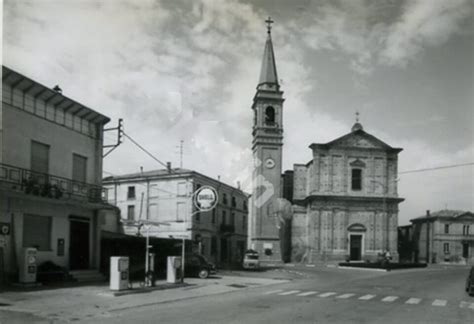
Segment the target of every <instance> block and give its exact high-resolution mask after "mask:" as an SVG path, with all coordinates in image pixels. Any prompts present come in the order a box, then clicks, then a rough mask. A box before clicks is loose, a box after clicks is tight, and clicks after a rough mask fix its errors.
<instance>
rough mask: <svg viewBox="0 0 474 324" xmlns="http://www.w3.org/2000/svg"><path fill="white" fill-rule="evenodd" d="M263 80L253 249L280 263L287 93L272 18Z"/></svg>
mask: <svg viewBox="0 0 474 324" xmlns="http://www.w3.org/2000/svg"><path fill="white" fill-rule="evenodd" d="M265 22H266V23H267V40H266V43H265V49H264V52H263V61H262V68H261V71H260V80H259V82H258V85H257V92H256V94H255V96H254V98H253V104H252V110H253V113H254V119H253V130H252V135H253V141H252V151H253V160H254V169H253V175H252V181H253V183H252V208H251V230H250V243H251V248H252V249H254V250H256V251H258V252H259V254H260V260H261V261H263V262H265V261H267V262H269V261H270V262H280V261H281V253H280V238H279V228H278V227H277V226H278V224H279V220H278V217H277V215H276V208H277V198H280V197H281V196H282V186H281V182H282V180H281V173H282V146H283V101H284V99H283V92H282V91H281V90H280V84H279V82H278V75H277V69H276V64H275V54H274V52H273V44H272V34H271V28H272V23H273V21H272V20H271V18H268V19H267V20H266V21H265Z"/></svg>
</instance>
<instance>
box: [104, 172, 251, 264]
mask: <svg viewBox="0 0 474 324" xmlns="http://www.w3.org/2000/svg"><path fill="white" fill-rule="evenodd" d="M103 183H104V186H105V187H106V188H107V189H108V194H109V195H108V197H109V203H111V204H114V205H116V206H117V207H118V208H119V209H120V210H121V215H122V220H123V222H124V230H125V232H126V234H130V235H137V234H138V231H139V229H138V228H137V226H127V224H130V223H134V222H135V223H136V222H138V221H139V220H149V221H152V222H163V223H167V224H168V225H159V226H152V227H151V228H150V229H149V235H150V236H154V237H161V238H170V237H173V238H185V239H187V240H192V241H193V242H194V243H195V244H194V250H196V251H198V252H200V253H202V254H203V255H204V256H206V257H208V258H209V259H210V260H212V261H214V262H215V263H217V264H231V263H237V262H240V259H241V258H242V256H243V253H244V252H245V249H246V240H247V222H248V218H247V217H248V216H247V214H248V211H247V203H248V201H247V200H248V197H247V195H246V194H245V193H244V192H243V191H241V190H240V189H238V188H234V187H231V186H229V185H226V184H224V183H222V182H220V181H217V180H215V179H212V178H209V177H207V176H205V175H203V174H200V173H198V172H195V171H191V170H186V169H179V168H174V169H171V167H170V168H168V170H166V169H165V170H154V171H146V172H141V173H135V174H126V175H119V176H113V177H107V178H105V179H104V180H103ZM201 186H212V187H213V188H215V189H216V190H217V192H218V196H219V202H218V204H217V206H216V208H214V209H213V210H212V211H209V212H197V210H196V207H195V206H194V204H193V203H192V199H191V196H192V194H193V192H194V191H195V190H197V189H198V188H199V187H201ZM139 234H141V235H145V231H144V229H143V228H142V229H140V233H139Z"/></svg>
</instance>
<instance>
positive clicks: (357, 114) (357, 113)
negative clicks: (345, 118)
mask: <svg viewBox="0 0 474 324" xmlns="http://www.w3.org/2000/svg"><path fill="white" fill-rule="evenodd" d="M355 115H356V123H358V122H359V115H360V114H359V111H358V110H356V114H355Z"/></svg>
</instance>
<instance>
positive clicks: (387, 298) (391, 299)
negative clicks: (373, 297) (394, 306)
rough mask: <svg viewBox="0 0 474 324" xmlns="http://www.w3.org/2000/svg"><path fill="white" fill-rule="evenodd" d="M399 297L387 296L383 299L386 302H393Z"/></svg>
mask: <svg viewBox="0 0 474 324" xmlns="http://www.w3.org/2000/svg"><path fill="white" fill-rule="evenodd" d="M397 299H398V297H397V296H387V297H385V298H382V301H383V302H385V303H391V302H393V301H395V300H397Z"/></svg>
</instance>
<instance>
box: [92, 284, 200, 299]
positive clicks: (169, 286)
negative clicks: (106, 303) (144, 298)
mask: <svg viewBox="0 0 474 324" xmlns="http://www.w3.org/2000/svg"><path fill="white" fill-rule="evenodd" d="M189 286H195V285H193V284H188V283H177V284H165V285H161V286H156V287H143V288H135V289H126V290H121V291H106V292H100V293H98V295H100V296H110V297H120V296H126V295H133V294H146V293H150V292H153V291H157V290H166V289H176V288H182V287H189Z"/></svg>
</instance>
